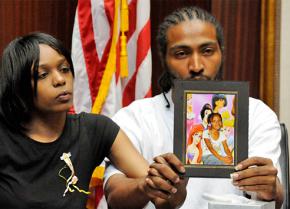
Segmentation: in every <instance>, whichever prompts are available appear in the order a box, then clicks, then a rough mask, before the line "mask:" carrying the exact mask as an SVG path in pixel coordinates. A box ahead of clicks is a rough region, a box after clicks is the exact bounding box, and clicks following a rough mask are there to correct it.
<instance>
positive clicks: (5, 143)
mask: <svg viewBox="0 0 290 209" xmlns="http://www.w3.org/2000/svg"><path fill="white" fill-rule="evenodd" d="M118 132H119V127H118V125H116V124H115V123H114V122H113V121H112V120H111V119H109V118H107V117H105V116H101V115H93V114H87V113H81V114H76V115H68V116H67V119H66V124H65V128H64V130H63V133H62V134H61V136H60V137H59V138H58V139H57V140H55V141H54V142H52V143H39V142H37V141H34V140H32V139H30V138H28V137H27V136H25V135H22V134H19V133H12V132H11V131H9V130H8V129H7V128H6V127H5V126H4V125H1V124H0V208H5V209H10V208H11V209H12V208H13V209H14V208H19V209H20V208H21V209H26V208H27V209H28V208H29V209H33V208H37V209H41V208H43V209H44V208H45V209H56V208H61V209H66V208H67V209H74V208H76V209H80V208H85V205H86V200H87V195H86V194H84V193H80V192H78V191H76V190H75V191H74V192H72V193H71V192H68V193H66V195H65V196H63V194H64V191H65V189H66V181H65V180H64V179H63V178H61V177H60V175H59V172H60V171H61V169H62V168H64V166H65V165H66V164H65V162H64V161H63V160H61V156H62V155H63V153H70V154H71V157H70V159H71V161H72V164H73V167H74V171H75V175H76V176H77V177H78V182H77V184H76V186H77V187H78V188H80V189H84V190H88V186H89V182H90V178H91V175H92V172H93V170H94V168H95V167H96V166H98V165H99V164H100V163H101V162H102V161H103V159H104V158H105V157H106V156H108V154H109V152H110V148H111V146H112V144H113V142H114V140H115V138H116V136H117V134H118ZM60 174H61V175H62V176H64V177H66V178H68V177H69V176H70V174H71V172H70V169H69V168H68V167H67V168H65V169H63V170H62V171H61V173H60Z"/></svg>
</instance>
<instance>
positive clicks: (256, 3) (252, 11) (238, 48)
mask: <svg viewBox="0 0 290 209" xmlns="http://www.w3.org/2000/svg"><path fill="white" fill-rule="evenodd" d="M211 9H212V14H213V15H215V16H216V17H217V19H218V20H219V21H220V22H221V24H222V26H223V29H224V36H225V56H224V72H223V78H224V79H225V80H240V81H249V82H250V95H251V96H253V97H256V98H258V97H259V76H260V31H261V29H260V24H261V0H214V1H212V6H211Z"/></svg>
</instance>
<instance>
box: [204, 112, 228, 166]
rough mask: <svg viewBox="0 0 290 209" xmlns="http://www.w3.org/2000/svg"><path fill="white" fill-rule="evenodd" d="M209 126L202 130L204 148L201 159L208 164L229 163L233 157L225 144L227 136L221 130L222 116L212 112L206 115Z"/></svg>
mask: <svg viewBox="0 0 290 209" xmlns="http://www.w3.org/2000/svg"><path fill="white" fill-rule="evenodd" d="M208 124H209V126H210V128H209V129H208V130H205V131H204V132H203V139H204V143H205V144H204V145H203V146H202V147H203V148H204V150H203V156H202V161H203V164H209V165H224V164H227V165H231V164H232V163H233V157H232V154H231V151H230V149H229V147H228V144H227V138H226V136H225V135H224V134H223V132H222V131H221V128H222V116H221V115H220V114H219V113H212V114H210V115H209V117H208Z"/></svg>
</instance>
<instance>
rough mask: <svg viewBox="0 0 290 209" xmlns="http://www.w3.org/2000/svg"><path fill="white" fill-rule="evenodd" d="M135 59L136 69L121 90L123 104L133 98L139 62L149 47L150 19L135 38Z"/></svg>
mask: <svg viewBox="0 0 290 209" xmlns="http://www.w3.org/2000/svg"><path fill="white" fill-rule="evenodd" d="M137 46H138V49H137V59H136V70H135V72H134V74H133V76H132V78H131V79H130V81H129V82H128V84H127V86H126V87H125V89H124V92H123V106H124V107H125V106H127V105H129V104H130V103H131V102H132V101H134V100H135V87H136V76H137V73H138V70H139V67H140V65H141V63H142V62H143V60H144V58H145V57H146V55H147V54H148V51H149V49H150V21H149V20H148V21H147V23H146V24H145V25H144V27H143V28H142V30H141V31H140V33H139V36H138V40H137Z"/></svg>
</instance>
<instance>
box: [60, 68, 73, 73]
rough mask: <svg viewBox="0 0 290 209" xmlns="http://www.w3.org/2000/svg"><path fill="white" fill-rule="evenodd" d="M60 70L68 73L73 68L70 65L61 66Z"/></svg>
mask: <svg viewBox="0 0 290 209" xmlns="http://www.w3.org/2000/svg"><path fill="white" fill-rule="evenodd" d="M60 71H61V72H63V73H67V72H70V71H71V69H70V67H61V68H60Z"/></svg>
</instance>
